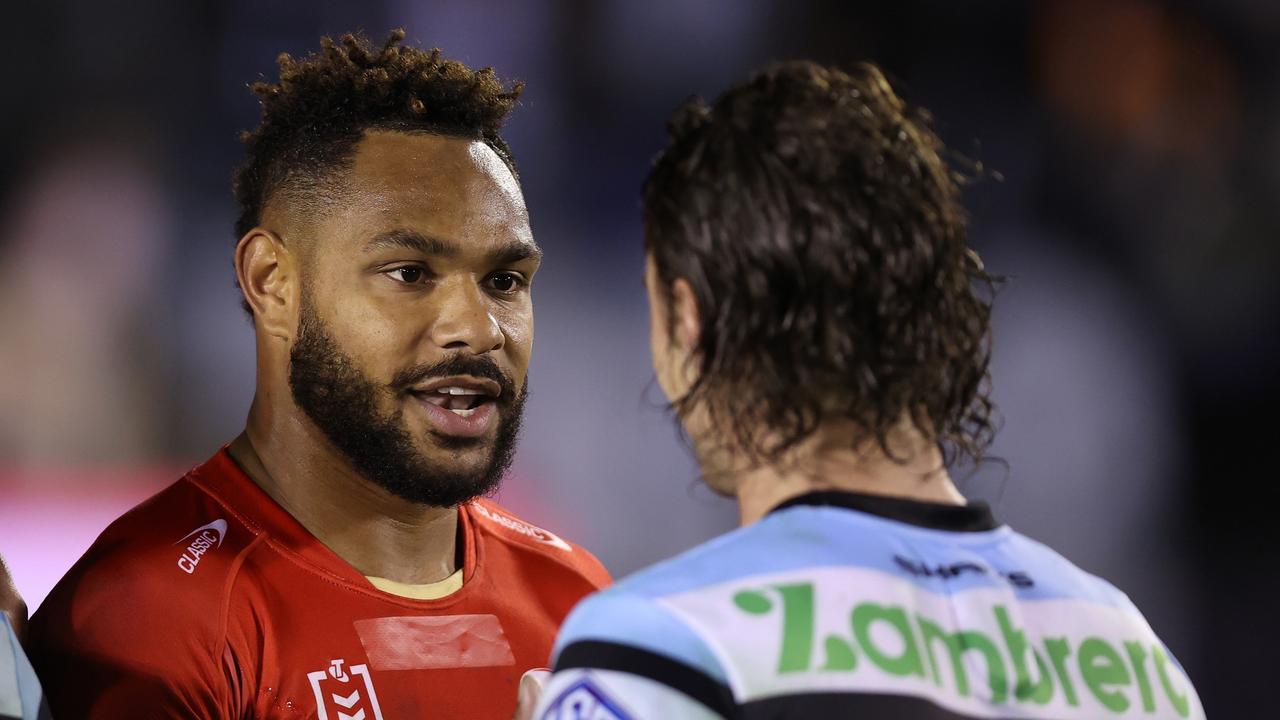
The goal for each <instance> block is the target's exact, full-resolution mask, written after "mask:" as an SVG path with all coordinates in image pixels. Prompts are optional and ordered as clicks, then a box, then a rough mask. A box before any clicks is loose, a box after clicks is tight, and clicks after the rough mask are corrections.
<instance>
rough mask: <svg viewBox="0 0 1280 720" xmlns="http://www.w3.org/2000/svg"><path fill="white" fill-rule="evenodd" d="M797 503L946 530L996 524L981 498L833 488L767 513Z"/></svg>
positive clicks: (975, 529) (971, 529) (978, 529)
mask: <svg viewBox="0 0 1280 720" xmlns="http://www.w3.org/2000/svg"><path fill="white" fill-rule="evenodd" d="M800 506H809V507H839V508H845V509H847V510H857V511H858V512H864V513H867V514H869V515H875V516H877V517H882V518H885V519H887V520H896V521H897V522H902V523H907V524H908V525H916V526H918V527H923V528H929V529H932V530H947V531H950V532H983V531H985V530H995V529H996V528H997V527H999V526H1000V525H999V523H997V522H996V519H995V517H994V516H993V515H992V514H991V508H990V507H989V506H988V505H987V504H986V503H984V502H971V503H969V504H967V505H947V504H945V503H934V502H925V501H923V500H909V499H907V498H900V497H890V496H888V495H868V494H865V493H855V492H846V491H834V490H824V491H819V492H811V493H806V494H804V495H801V496H799V497H794V498H791V499H790V500H787V501H786V502H784V503H782V504H781V505H778V506H777V507H775V508H774V509H772V510H770V511H769V514H773V513H776V512H779V511H782V510H786V509H788V508H793V507H800Z"/></svg>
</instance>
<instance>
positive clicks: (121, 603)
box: [32, 475, 259, 654]
mask: <svg viewBox="0 0 1280 720" xmlns="http://www.w3.org/2000/svg"><path fill="white" fill-rule="evenodd" d="M258 534H259V533H258V531H257V530H256V529H255V528H253V527H251V526H249V525H247V524H246V523H244V522H243V521H241V520H240V519H239V518H238V517H237V516H236V515H235V514H233V513H232V512H230V511H229V509H228V508H227V507H225V506H224V505H223V504H221V503H220V502H219V500H218V499H217V498H216V497H214V496H212V495H211V494H210V493H209V492H208V491H206V490H205V489H204V488H203V487H201V486H200V485H198V484H196V483H194V482H192V478H191V475H187V476H184V477H183V478H182V479H180V480H178V481H177V482H175V483H173V484H172V485H170V486H169V487H167V488H165V489H164V490H161V491H160V492H159V493H157V494H155V495H154V496H152V497H151V498H148V499H147V500H145V501H143V502H142V503H141V504H139V505H138V506H137V507H135V508H133V509H132V510H130V511H128V512H127V513H125V514H124V515H122V516H121V517H119V518H118V519H117V520H115V521H114V522H113V523H111V525H109V526H108V527H107V529H106V530H104V531H103V532H102V534H101V535H99V536H98V538H97V540H95V541H94V542H93V544H92V545H91V546H90V547H89V549H88V551H86V552H85V554H84V555H83V556H82V557H81V558H80V560H79V561H77V562H76V563H75V565H73V566H72V568H71V569H70V570H69V571H68V572H67V574H66V575H65V576H63V578H62V580H60V581H59V582H58V584H57V585H56V586H55V587H54V589H53V591H52V592H51V593H50V594H49V596H48V597H47V598H45V600H44V602H43V603H41V606H40V608H39V610H38V611H37V612H36V614H35V616H34V617H33V618H32V644H33V646H34V648H35V653H36V654H39V653H40V652H41V651H42V646H43V645H44V644H46V643H57V644H66V643H71V644H74V643H81V642H83V643H89V644H96V643H112V642H122V643H128V644H130V645H135V644H136V643H137V642H139V641H140V640H142V639H144V638H145V637H146V636H147V635H148V634H149V633H152V632H153V631H157V630H161V629H164V628H167V630H164V631H165V632H169V631H172V629H173V628H174V627H175V625H174V623H181V624H182V627H183V629H184V631H185V632H194V633H196V634H200V635H203V634H205V632H206V631H207V633H208V635H209V636H213V635H217V634H219V633H220V632H221V628H220V627H219V625H220V623H221V622H222V621H223V615H224V614H223V613H222V607H223V606H224V605H225V603H226V599H227V594H228V593H229V591H230V587H231V583H232V580H233V579H234V576H235V573H236V572H237V571H238V569H239V567H240V566H241V559H242V556H243V555H244V554H245V553H246V552H247V551H248V550H249V549H250V548H251V547H253V545H254V544H255V542H256V540H257V537H258ZM72 628H75V632H74V633H72V630H71V629H72ZM202 629H203V631H202ZM210 639H212V637H210Z"/></svg>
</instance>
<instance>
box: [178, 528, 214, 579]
mask: <svg viewBox="0 0 1280 720" xmlns="http://www.w3.org/2000/svg"><path fill="white" fill-rule="evenodd" d="M226 536H227V521H226V520H223V519H222V518H218V519H217V520H214V521H213V522H211V523H209V524H208V525H202V526H200V527H198V528H196V529H195V530H192V531H191V532H189V533H187V536H186V537H184V538H182V539H181V540H179V541H178V542H176V543H174V545H181V544H183V543H185V542H187V541H188V540H190V543H189V544H188V545H187V548H186V550H184V551H183V552H182V555H181V556H179V557H178V567H179V568H181V569H182V572H184V573H186V574H188V575H190V574H191V573H194V572H195V571H196V566H197V565H199V564H200V558H202V557H204V556H205V553H207V552H209V551H210V550H216V549H218V548H220V547H222V540H223V538H225V537H226Z"/></svg>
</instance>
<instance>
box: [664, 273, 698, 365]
mask: <svg viewBox="0 0 1280 720" xmlns="http://www.w3.org/2000/svg"><path fill="white" fill-rule="evenodd" d="M668 312H670V313H671V329H672V334H673V335H674V337H673V338H672V339H673V340H675V342H676V344H677V345H679V346H680V347H682V348H684V349H685V350H688V351H691V352H692V351H693V350H694V349H696V348H697V347H698V339H699V338H700V337H702V315H701V314H700V312H699V310H698V298H697V297H696V296H695V295H694V294H693V286H691V285H689V281H688V280H685V279H684V278H676V281H675V282H674V283H672V284H671V307H670V308H669V309H668Z"/></svg>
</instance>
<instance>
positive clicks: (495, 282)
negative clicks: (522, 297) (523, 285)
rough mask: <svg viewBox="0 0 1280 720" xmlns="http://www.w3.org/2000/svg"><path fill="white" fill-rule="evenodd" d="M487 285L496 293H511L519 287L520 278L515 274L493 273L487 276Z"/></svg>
mask: <svg viewBox="0 0 1280 720" xmlns="http://www.w3.org/2000/svg"><path fill="white" fill-rule="evenodd" d="M489 285H490V286H491V287H492V288H493V289H494V290H497V291H498V292H504V293H509V292H513V291H515V290H516V289H518V288H519V287H520V277H519V276H518V275H516V274H515V273H506V272H504V273H495V274H493V275H490V276H489Z"/></svg>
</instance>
